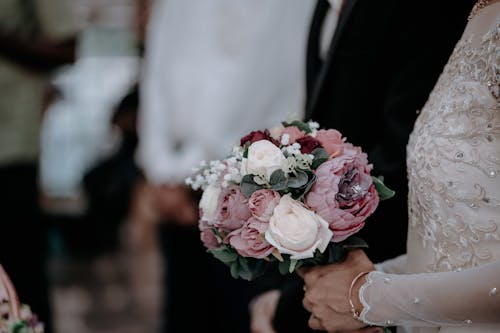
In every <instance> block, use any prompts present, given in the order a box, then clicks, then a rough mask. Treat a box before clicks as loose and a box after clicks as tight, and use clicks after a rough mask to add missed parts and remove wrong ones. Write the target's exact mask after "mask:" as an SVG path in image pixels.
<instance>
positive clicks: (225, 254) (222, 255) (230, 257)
mask: <svg viewBox="0 0 500 333" xmlns="http://www.w3.org/2000/svg"><path fill="white" fill-rule="evenodd" d="M209 252H211V253H212V254H213V256H214V257H215V258H217V259H219V260H220V261H222V262H223V263H225V264H230V263H232V262H234V261H236V260H237V259H238V253H236V251H234V250H232V249H230V248H228V247H225V246H224V247H222V248H219V249H213V250H210V251H209Z"/></svg>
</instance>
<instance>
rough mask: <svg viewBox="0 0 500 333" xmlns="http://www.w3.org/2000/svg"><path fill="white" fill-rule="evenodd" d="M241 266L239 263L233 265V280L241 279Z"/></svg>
mask: <svg viewBox="0 0 500 333" xmlns="http://www.w3.org/2000/svg"><path fill="white" fill-rule="evenodd" d="M239 266H240V265H239V264H238V261H235V262H233V263H232V264H231V276H232V277H233V279H237V278H239V277H240V271H239Z"/></svg>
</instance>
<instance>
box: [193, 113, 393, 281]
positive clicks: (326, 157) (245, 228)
mask: <svg viewBox="0 0 500 333" xmlns="http://www.w3.org/2000/svg"><path fill="white" fill-rule="evenodd" d="M371 170H372V165H370V164H369V163H368V160H367V155H366V154H365V153H363V152H362V150H361V148H360V147H355V146H353V145H352V144H350V143H348V142H346V140H345V138H343V137H342V135H341V134H340V133H339V132H338V131H336V130H333V129H328V130H324V129H319V125H318V124H317V123H314V122H309V123H304V122H301V121H293V122H291V123H283V124H282V125H280V126H277V127H274V128H271V129H266V130H264V131H254V132H251V133H250V134H248V135H246V136H244V137H243V138H242V139H241V140H240V144H239V145H237V146H236V147H234V148H233V150H232V153H231V155H230V156H229V157H227V158H226V159H224V160H221V161H212V162H210V163H206V162H202V163H201V166H200V168H199V169H197V170H195V172H196V175H195V176H193V177H191V178H188V179H187V180H186V183H187V184H188V185H190V186H191V187H192V188H193V189H194V190H199V189H202V190H203V195H202V198H201V201H200V206H199V208H200V220H199V228H200V231H201V240H202V241H203V243H204V245H205V247H206V248H207V249H208V250H209V251H210V252H211V253H212V254H213V255H214V256H215V257H216V258H217V259H219V260H221V261H222V262H224V263H225V264H226V265H228V266H229V267H230V269H231V274H232V276H233V277H235V278H237V277H240V278H243V279H246V280H252V279H255V278H256V277H258V276H260V275H262V274H263V273H264V272H265V270H266V269H267V267H268V266H269V265H277V266H278V268H279V271H280V272H281V273H282V274H286V273H291V272H293V271H294V270H295V269H296V268H299V267H301V266H304V265H319V264H325V263H332V262H337V261H341V260H343V258H344V256H345V255H346V253H347V252H346V251H347V250H349V249H352V248H357V247H366V246H367V244H366V243H365V242H364V241H363V240H361V239H359V238H357V237H355V236H353V235H355V234H356V233H357V232H358V231H359V230H361V229H362V228H363V226H364V224H365V220H366V219H367V218H368V217H369V216H370V215H371V214H372V213H373V212H374V211H375V209H376V208H377V205H378V203H379V200H384V199H388V198H390V197H391V196H393V195H394V192H393V191H391V190H389V189H388V188H387V187H385V186H384V184H383V182H382V180H381V179H379V178H376V177H373V176H371V174H370V172H371Z"/></svg>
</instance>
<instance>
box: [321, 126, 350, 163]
mask: <svg viewBox="0 0 500 333" xmlns="http://www.w3.org/2000/svg"><path fill="white" fill-rule="evenodd" d="M316 140H318V141H319V143H320V144H321V146H323V148H324V149H325V150H326V152H327V153H328V154H329V155H333V156H339V155H340V154H342V152H343V150H344V145H345V143H344V140H343V139H342V134H340V132H339V131H337V130H333V129H329V130H319V131H318V132H317V133H316Z"/></svg>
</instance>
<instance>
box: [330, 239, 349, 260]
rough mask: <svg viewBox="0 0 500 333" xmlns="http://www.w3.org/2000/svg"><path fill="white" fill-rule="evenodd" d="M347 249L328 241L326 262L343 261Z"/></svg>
mask: <svg viewBox="0 0 500 333" xmlns="http://www.w3.org/2000/svg"><path fill="white" fill-rule="evenodd" d="M347 252H348V251H347V249H345V248H344V247H343V246H342V245H340V244H338V243H337V244H334V243H330V245H329V246H328V263H331V264H333V263H336V262H341V261H344V259H345V258H346V256H347Z"/></svg>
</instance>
